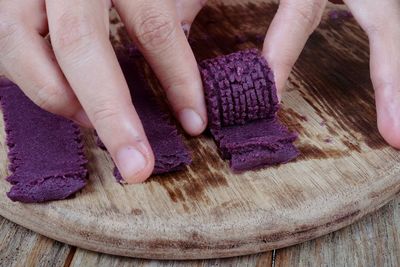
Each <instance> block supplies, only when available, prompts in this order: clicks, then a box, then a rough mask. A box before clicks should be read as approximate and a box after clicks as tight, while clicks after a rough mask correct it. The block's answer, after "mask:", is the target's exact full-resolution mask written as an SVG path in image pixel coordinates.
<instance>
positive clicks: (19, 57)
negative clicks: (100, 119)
mask: <svg viewBox="0 0 400 267" xmlns="http://www.w3.org/2000/svg"><path fill="white" fill-rule="evenodd" d="M32 3H33V2H32ZM32 3H29V4H28V6H24V5H19V8H15V9H13V8H9V9H8V8H7V11H8V14H7V15H5V14H4V16H3V14H0V16H1V18H2V21H3V22H2V23H0V68H1V69H2V72H4V73H5V74H6V76H7V77H8V78H9V79H11V80H12V81H14V82H15V83H16V84H17V85H18V86H19V87H20V88H21V89H22V90H23V91H24V93H25V94H26V95H27V96H28V97H29V98H30V99H31V100H32V101H33V102H35V103H36V104H37V105H38V106H40V107H41V108H43V109H45V110H48V111H50V112H53V113H56V114H59V115H62V116H65V117H67V118H70V119H72V120H74V121H76V122H78V123H80V124H81V125H83V126H88V127H89V126H90V122H89V119H88V118H87V116H86V114H85V112H84V111H83V109H82V107H81V105H80V103H79V101H78V100H77V99H76V97H75V95H74V93H73V91H72V90H71V88H70V87H69V85H68V83H67V81H66V80H65V78H64V76H63V74H62V72H61V70H60V68H59V66H58V65H57V63H56V62H55V60H54V54H53V52H52V50H51V48H50V46H49V44H48V43H47V42H46V41H45V40H44V39H43V38H42V36H40V33H39V32H38V31H40V30H41V29H42V30H43V29H44V28H45V26H43V25H42V24H44V23H45V22H43V21H42V22H40V20H41V19H40V17H43V15H42V14H40V11H41V12H43V13H44V10H39V8H38V7H37V5H36V6H32ZM12 5H13V6H15V5H16V3H13V4H12ZM27 7H29V8H33V11H35V12H39V13H35V14H32V15H31V16H33V17H32V18H31V19H29V18H28V17H23V16H22V15H21V14H19V13H18V12H21V13H22V14H24V13H26V12H25V9H26V8H27ZM2 8H3V9H6V7H2ZM35 9H36V10H35ZM13 12H15V13H13ZM0 13H1V12H0ZM26 15H27V14H26ZM36 15H37V16H39V18H35V16H36ZM23 18H24V19H25V22H33V23H28V24H24V22H23V21H22V19H23Z"/></svg>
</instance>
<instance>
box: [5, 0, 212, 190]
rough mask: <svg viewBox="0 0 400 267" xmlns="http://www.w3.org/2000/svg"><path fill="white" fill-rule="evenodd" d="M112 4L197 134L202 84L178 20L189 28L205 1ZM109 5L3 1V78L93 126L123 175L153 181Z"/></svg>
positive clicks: (101, 0)
mask: <svg viewBox="0 0 400 267" xmlns="http://www.w3.org/2000/svg"><path fill="white" fill-rule="evenodd" d="M113 4H114V6H115V8H116V10H117V12H118V13H119V15H120V17H121V18H122V20H123V22H124V24H125V26H126V28H127V30H128V32H129V34H130V37H131V38H132V40H134V42H135V43H136V44H137V46H138V47H139V49H140V50H141V52H142V53H143V54H144V56H145V57H146V59H147V61H148V62H149V63H150V65H151V66H152V68H153V70H154V71H155V73H156V75H157V76H158V78H159V80H160V81H161V83H162V85H163V87H164V89H165V90H166V94H167V96H168V99H169V101H170V103H171V105H172V107H173V109H174V112H175V114H176V115H177V117H178V119H179V120H180V122H181V124H182V126H183V128H184V129H185V130H186V131H187V132H188V133H189V134H191V135H197V134H200V133H201V132H202V131H203V130H204V128H205V127H206V123H207V115H206V109H205V104H204V97H203V92H202V83H201V79H200V75H199V72H198V68H197V64H196V60H195V58H194V55H193V53H192V51H191V49H190V47H189V44H188V42H187V39H186V37H185V34H184V32H183V30H182V28H181V22H182V21H184V22H185V24H187V25H188V24H190V23H191V22H192V21H193V19H194V17H195V15H196V14H197V12H198V11H199V10H200V8H201V7H202V4H204V1H201V0H176V1H175V0H152V1H148V0H135V1H132V0H114V1H113ZM111 5H112V2H111V0H69V1H61V0H35V1H25V0H0V73H2V74H5V75H6V77H7V78H9V79H10V80H12V81H13V82H15V83H16V84H18V85H19V86H20V87H21V88H22V90H23V91H24V93H25V94H26V95H27V96H28V97H29V98H30V99H32V100H33V101H34V102H35V103H36V104H37V105H39V106H40V107H42V108H43V109H46V110H48V111H50V112H53V113H56V114H59V115H62V116H65V117H67V118H70V119H72V120H74V121H76V122H78V123H80V124H81V125H84V126H91V125H93V126H94V127H95V128H96V130H97V133H98V134H99V136H100V138H101V139H102V141H103V142H104V144H105V146H106V147H107V149H108V151H109V152H110V153H111V156H112V157H113V159H114V161H115V163H116V165H117V166H118V169H119V170H120V171H121V174H122V176H123V178H124V179H125V180H126V181H127V182H131V183H134V182H141V181H143V180H145V179H146V178H147V177H149V176H150V174H151V172H152V170H153V167H154V156H153V153H152V150H151V147H150V145H149V143H148V140H147V138H146V136H145V133H144V131H143V127H142V124H141V122H140V119H139V117H138V115H137V113H136V111H135V108H134V107H133V105H132V102H131V97H130V95H129V90H128V87H127V84H126V81H125V79H124V77H123V74H122V71H121V69H120V67H119V64H118V61H117V58H116V56H115V54H114V51H113V48H112V46H111V44H110V41H109V20H108V19H109V18H108V14H109V9H110V8H111ZM177 7H179V10H178V11H177ZM186 27H187V26H186ZM47 33H49V34H50V38H51V46H50V45H49V43H48V42H47V41H46V40H45V39H44V36H46V35H47Z"/></svg>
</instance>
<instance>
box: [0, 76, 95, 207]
mask: <svg viewBox="0 0 400 267" xmlns="http://www.w3.org/2000/svg"><path fill="white" fill-rule="evenodd" d="M0 100H1V106H2V109H3V116H4V122H5V130H6V134H7V146H8V148H9V152H8V158H9V160H10V165H9V170H10V171H11V172H12V174H11V175H10V176H9V177H7V181H9V182H10V183H11V184H12V187H11V190H10V192H8V193H7V196H8V197H9V198H10V199H11V200H13V201H20V202H25V203H32V202H45V201H50V200H60V199H65V198H67V197H70V196H71V195H73V194H74V193H76V192H78V191H79V190H81V189H82V188H83V187H84V186H85V185H86V183H87V179H86V176H87V170H86V168H85V164H86V162H87V160H86V158H85V156H84V153H83V144H82V141H81V136H80V130H79V127H78V126H77V125H76V124H74V123H73V122H71V121H69V120H67V119H64V118H62V117H60V116H57V115H53V114H51V113H49V112H47V111H44V110H42V109H41V108H39V107H38V106H36V105H35V104H34V103H33V102H32V101H31V100H29V99H28V98H27V97H26V96H25V95H24V94H23V92H22V91H21V90H20V89H19V88H18V86H16V85H15V84H12V83H10V82H8V83H5V82H4V81H3V82H2V83H1V84H0Z"/></svg>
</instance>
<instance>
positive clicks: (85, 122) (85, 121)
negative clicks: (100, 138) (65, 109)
mask: <svg viewBox="0 0 400 267" xmlns="http://www.w3.org/2000/svg"><path fill="white" fill-rule="evenodd" d="M72 120H73V121H75V122H77V123H78V124H80V125H82V126H84V127H88V128H90V127H92V123H91V122H90V120H89V118H88V116H87V115H86V112H85V111H84V110H83V109H81V110H80V111H78V112H77V113H75V115H74V117H73V118H72Z"/></svg>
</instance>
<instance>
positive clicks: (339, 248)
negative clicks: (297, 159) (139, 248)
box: [0, 196, 400, 267]
mask: <svg viewBox="0 0 400 267" xmlns="http://www.w3.org/2000/svg"><path fill="white" fill-rule="evenodd" d="M43 244H45V245H43ZM0 262H1V263H2V266H51V267H58V266H60V267H61V266H65V267H67V266H74V267H75V266H85V267H90V266H96V267H102V266H104V267H112V266H118V267H119V266H135V267H136V266H142V267H150V266H151V267H158V266H160V267H164V266H168V267H172V266H175V267H179V266H187V267H201V266H202V267H215V266H220V267H225V266H227V267H228V266H229V267H234V266H238V267H239V266H240V267H241V266H247V267H253V266H254V267H256V266H259V267H261V266H262V267H267V266H299V267H301V266H362V267H364V266H400V196H398V197H396V198H395V199H394V200H393V201H391V202H389V203H388V204H387V205H386V206H385V207H383V208H382V209H380V210H379V211H377V212H374V213H372V214H371V215H369V216H366V217H365V218H363V219H362V220H360V221H359V222H357V223H354V224H352V225H351V226H348V227H345V228H344V229H342V230H339V231H336V232H334V233H331V234H328V235H325V236H323V237H320V238H317V239H315V240H312V241H308V242H304V243H302V244H299V245H296V246H292V247H288V248H284V249H280V250H276V251H274V252H265V253H260V254H255V255H249V256H241V257H233V258H225V259H211V260H195V261H157V260H143V259H132V258H126V257H118V256H112V255H106V254H101V253H96V252H92V251H87V250H83V249H79V248H78V249H77V248H75V247H71V246H68V245H63V244H61V243H59V242H56V241H52V240H50V239H48V238H46V237H43V236H40V235H38V234H36V233H34V232H32V231H30V230H27V229H25V228H23V227H21V226H18V225H16V224H14V223H11V222H8V221H7V220H6V219H2V218H0Z"/></svg>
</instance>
